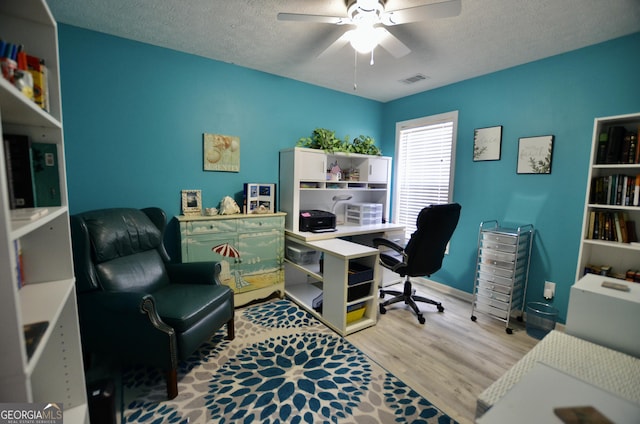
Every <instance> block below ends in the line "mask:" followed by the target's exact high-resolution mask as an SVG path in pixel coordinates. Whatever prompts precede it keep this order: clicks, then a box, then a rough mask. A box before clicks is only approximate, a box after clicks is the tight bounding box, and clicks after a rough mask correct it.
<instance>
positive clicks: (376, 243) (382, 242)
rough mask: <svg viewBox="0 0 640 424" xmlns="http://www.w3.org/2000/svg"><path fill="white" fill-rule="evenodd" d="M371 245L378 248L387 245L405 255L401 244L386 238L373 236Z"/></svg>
mask: <svg viewBox="0 0 640 424" xmlns="http://www.w3.org/2000/svg"><path fill="white" fill-rule="evenodd" d="M373 246H374V247H375V248H376V249H378V248H379V247H380V246H384V247H388V248H390V249H393V250H395V251H396V252H398V253H400V254H402V255H403V256H405V254H404V247H403V246H400V245H399V244H398V243H396V242H393V241H391V240H387V239H385V238H380V237H376V238H374V239H373Z"/></svg>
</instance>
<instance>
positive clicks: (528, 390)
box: [476, 362, 640, 424]
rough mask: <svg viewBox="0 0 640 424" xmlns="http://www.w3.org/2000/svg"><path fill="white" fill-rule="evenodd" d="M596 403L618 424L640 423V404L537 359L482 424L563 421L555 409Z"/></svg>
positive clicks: (485, 416)
mask: <svg viewBox="0 0 640 424" xmlns="http://www.w3.org/2000/svg"><path fill="white" fill-rule="evenodd" d="M575 406H593V407H594V408H595V409H596V410H598V411H599V412H600V413H601V414H602V415H604V416H605V417H606V418H607V419H609V420H610V421H611V422H614V423H616V424H625V423H626V424H637V423H638V422H639V420H640V418H639V417H640V405H638V404H634V403H632V402H630V401H628V400H626V399H622V398H620V397H618V396H616V395H614V394H612V393H610V392H607V391H605V390H602V389H601V388H599V387H597V386H595V385H593V384H590V383H587V382H586V381H583V380H580V379H578V378H576V377H574V376H572V375H570V374H567V373H566V372H563V371H560V370H559V369H557V368H554V367H551V366H549V365H546V364H544V363H542V362H537V363H536V364H535V365H534V366H533V368H532V369H531V370H530V371H529V372H528V373H527V374H526V375H525V376H524V377H523V378H522V379H521V380H520V381H519V382H518V383H517V384H516V385H515V386H513V387H512V388H511V389H510V390H509V391H508V392H507V393H506V394H505V395H504V397H503V398H502V399H500V400H499V401H498V402H497V403H496V404H495V405H494V406H493V408H491V409H490V410H489V411H488V412H487V413H486V414H484V415H483V416H482V417H481V418H479V419H478V420H477V421H476V422H477V423H478V424H485V423H491V424H501V423H505V424H511V423H519V424H538V423H549V424H551V423H559V424H561V423H562V420H560V418H558V417H557V416H556V415H555V413H554V408H564V407H575Z"/></svg>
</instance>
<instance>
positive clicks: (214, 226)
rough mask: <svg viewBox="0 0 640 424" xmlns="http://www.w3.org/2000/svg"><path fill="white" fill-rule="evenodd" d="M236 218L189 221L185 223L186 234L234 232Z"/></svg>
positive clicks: (235, 229) (236, 227)
mask: <svg viewBox="0 0 640 424" xmlns="http://www.w3.org/2000/svg"><path fill="white" fill-rule="evenodd" d="M237 221H238V220H236V219H228V220H227V219H220V220H211V221H189V222H187V223H186V229H187V235H195V234H218V233H235V232H236V231H237V229H238V226H237V224H236V222H237Z"/></svg>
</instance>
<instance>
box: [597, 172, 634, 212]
mask: <svg viewBox="0 0 640 424" xmlns="http://www.w3.org/2000/svg"><path fill="white" fill-rule="evenodd" d="M589 202H590V203H593V204H599V205H619V206H640V174H638V175H624V174H614V175H605V176H601V177H594V178H593V179H592V180H591V189H590V193H589Z"/></svg>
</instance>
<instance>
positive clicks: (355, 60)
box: [353, 50, 358, 91]
mask: <svg viewBox="0 0 640 424" xmlns="http://www.w3.org/2000/svg"><path fill="white" fill-rule="evenodd" d="M357 80H358V52H357V51H355V50H354V51H353V91H357V90H358V83H357Z"/></svg>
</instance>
